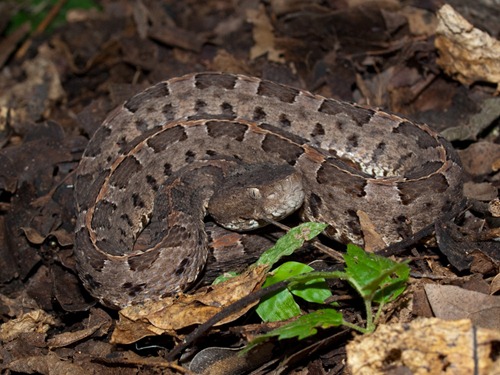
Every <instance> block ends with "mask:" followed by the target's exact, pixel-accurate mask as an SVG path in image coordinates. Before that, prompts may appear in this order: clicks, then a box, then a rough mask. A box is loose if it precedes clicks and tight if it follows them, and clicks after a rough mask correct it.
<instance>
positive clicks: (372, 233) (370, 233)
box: [356, 210, 387, 253]
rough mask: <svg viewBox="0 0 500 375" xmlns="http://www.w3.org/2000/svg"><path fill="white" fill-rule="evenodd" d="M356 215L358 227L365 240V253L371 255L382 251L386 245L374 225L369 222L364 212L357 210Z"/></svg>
mask: <svg viewBox="0 0 500 375" xmlns="http://www.w3.org/2000/svg"><path fill="white" fill-rule="evenodd" d="M356 214H357V215H358V218H359V225H360V226H361V230H362V231H363V239H364V240H365V247H364V248H365V251H367V252H369V253H372V252H374V251H377V250H382V249H383V248H385V247H386V246H387V244H386V243H385V242H384V240H383V239H382V236H381V235H380V234H379V233H378V232H377V229H376V228H375V225H374V224H373V223H372V221H371V220H370V217H369V216H368V215H367V214H366V212H364V211H361V210H358V211H356Z"/></svg>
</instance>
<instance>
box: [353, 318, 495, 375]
mask: <svg viewBox="0 0 500 375" xmlns="http://www.w3.org/2000/svg"><path fill="white" fill-rule="evenodd" d="M498 340H500V332H498V331H494V330H488V329H484V328H477V327H474V326H473V325H472V323H471V321H470V320H457V321H445V320H440V319H437V318H428V319H417V320H414V321H413V322H411V323H409V324H408V323H406V324H393V325H380V326H379V327H378V328H377V330H376V331H375V332H374V333H373V334H371V335H366V336H361V337H358V338H357V339H356V340H354V341H352V342H350V343H349V344H348V345H347V364H348V366H349V369H350V373H351V374H356V375H382V374H388V373H394V374H395V373H409V374H415V375H417V374H418V375H424V374H429V375H430V374H433V375H434V374H435V375H438V374H454V375H468V374H498V373H500V372H499V371H500V358H499V357H498V356H496V355H494V352H495V347H494V346H495V345H496V343H498Z"/></svg>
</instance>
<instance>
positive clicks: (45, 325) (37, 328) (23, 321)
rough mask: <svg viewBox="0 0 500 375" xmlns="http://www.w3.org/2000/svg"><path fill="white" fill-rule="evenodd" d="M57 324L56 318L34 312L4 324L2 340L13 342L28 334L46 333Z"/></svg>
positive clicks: (0, 337) (38, 311) (1, 333)
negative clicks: (23, 334)
mask: <svg viewBox="0 0 500 375" xmlns="http://www.w3.org/2000/svg"><path fill="white" fill-rule="evenodd" d="M56 323H57V322H56V320H55V318H54V317H53V316H52V315H49V314H47V313H46V312H45V311H43V310H33V311H30V312H28V313H26V314H23V315H21V316H20V317H19V318H16V319H12V320H9V321H8V322H6V323H4V324H2V325H1V326H0V340H1V341H11V340H14V339H15V338H17V337H18V336H19V335H21V334H22V333H27V332H38V333H45V332H47V331H48V330H49V328H50V327H52V326H54V325H56Z"/></svg>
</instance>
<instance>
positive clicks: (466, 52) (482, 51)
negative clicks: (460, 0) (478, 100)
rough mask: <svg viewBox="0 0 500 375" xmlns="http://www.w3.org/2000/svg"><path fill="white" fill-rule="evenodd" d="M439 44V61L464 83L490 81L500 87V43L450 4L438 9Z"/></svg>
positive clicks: (447, 70) (447, 71)
mask: <svg viewBox="0 0 500 375" xmlns="http://www.w3.org/2000/svg"><path fill="white" fill-rule="evenodd" d="M438 19H439V23H438V26H437V29H436V40H435V46H436V48H437V49H438V50H439V58H438V60H437V63H438V64H439V65H440V66H441V67H442V68H443V69H444V71H445V72H446V74H448V75H450V76H451V77H454V78H456V79H457V80H458V81H460V82H461V83H463V84H464V85H470V84H472V83H474V82H477V81H487V82H492V83H496V84H497V85H498V88H497V91H498V90H500V42H499V41H498V40H496V39H494V38H492V37H491V36H490V35H488V34H487V33H485V32H483V31H481V30H479V29H476V28H474V26H473V25H472V24H470V23H469V22H468V21H467V20H466V19H465V18H463V17H462V16H461V15H460V14H459V13H457V12H456V11H455V10H454V9H453V8H452V7H451V6H450V5H448V4H445V5H443V6H442V7H441V9H440V10H439V12H438Z"/></svg>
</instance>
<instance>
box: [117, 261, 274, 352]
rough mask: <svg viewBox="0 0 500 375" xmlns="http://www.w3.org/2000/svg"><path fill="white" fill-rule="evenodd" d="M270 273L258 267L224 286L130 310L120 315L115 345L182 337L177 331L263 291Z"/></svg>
mask: <svg viewBox="0 0 500 375" xmlns="http://www.w3.org/2000/svg"><path fill="white" fill-rule="evenodd" d="M267 271H268V267H267V266H258V267H254V268H251V269H249V270H247V271H246V272H244V273H242V274H241V275H238V276H236V277H234V278H232V279H229V280H227V281H226V282H224V283H221V284H217V285H213V286H211V287H208V288H204V289H202V290H200V291H198V292H196V293H195V294H192V295H188V294H181V295H178V296H175V297H168V298H164V299H162V300H160V301H154V302H147V303H145V304H144V305H134V306H129V307H126V308H125V309H123V310H121V311H120V312H119V316H120V317H119V321H118V322H117V325H116V328H115V330H114V332H113V335H112V337H111V342H112V343H115V344H130V343H133V342H135V341H138V340H140V339H141V338H143V337H147V336H155V335H161V334H167V335H170V336H175V337H179V336H180V335H179V334H178V333H177V331H179V330H181V329H183V328H186V327H190V326H194V325H197V324H202V323H204V322H205V321H207V320H208V319H210V318H211V317H212V316H214V315H215V314H217V313H218V312H219V311H221V310H222V309H224V308H225V307H227V306H229V305H231V304H232V303H234V302H237V301H238V300H239V299H241V298H242V297H245V296H247V295H248V294H250V293H252V292H254V291H255V290H257V289H259V288H260V286H261V285H262V284H263V282H264V280H265V277H266V273H267ZM257 302H258V301H257ZM257 302H255V303H253V304H250V305H247V306H245V307H244V308H243V309H241V310H240V311H238V312H236V313H234V314H232V315H230V316H229V317H227V318H226V319H224V320H222V321H220V322H219V323H218V324H219V325H220V324H224V323H228V322H231V321H233V320H235V319H238V318H239V317H240V316H242V315H243V314H245V313H246V312H247V311H248V310H249V309H250V308H251V307H252V306H254V305H255V304H256V303H257Z"/></svg>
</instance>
